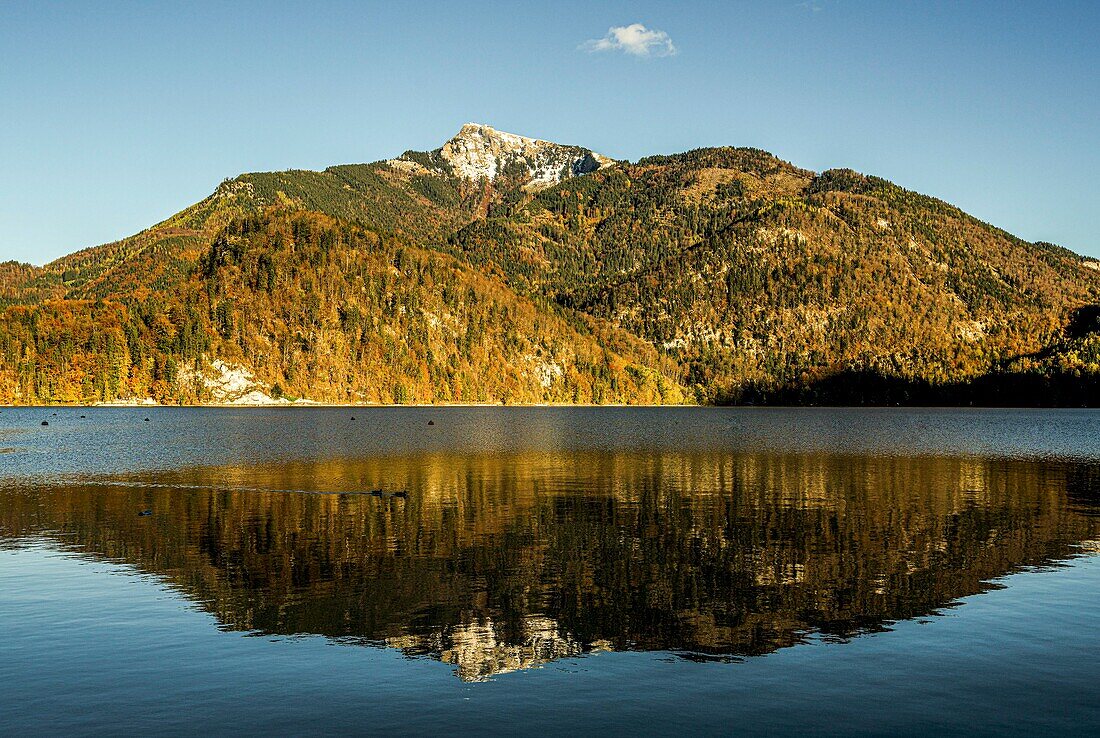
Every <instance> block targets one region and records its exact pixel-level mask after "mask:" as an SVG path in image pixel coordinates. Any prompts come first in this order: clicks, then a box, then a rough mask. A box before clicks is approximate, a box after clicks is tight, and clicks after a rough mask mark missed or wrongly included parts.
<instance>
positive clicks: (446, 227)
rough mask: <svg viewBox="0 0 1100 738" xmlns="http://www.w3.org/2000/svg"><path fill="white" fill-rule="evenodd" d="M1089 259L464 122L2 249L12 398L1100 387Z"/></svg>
mask: <svg viewBox="0 0 1100 738" xmlns="http://www.w3.org/2000/svg"><path fill="white" fill-rule="evenodd" d="M1098 267H1100V264H1098V263H1097V262H1096V261H1095V260H1091V259H1087V258H1085V257H1082V256H1079V255H1077V254H1074V253H1072V252H1070V251H1068V250H1066V249H1063V248H1060V247H1057V246H1054V245H1052V244H1048V243H1042V242H1040V243H1029V242H1026V241H1024V240H1021V239H1019V238H1016V237H1014V236H1012V235H1011V234H1009V233H1006V232H1005V231H1003V230H1000V229H998V228H996V227H994V226H991V225H989V224H986V223H983V222H981V221H980V220H978V219H976V218H974V217H972V216H970V215H967V214H966V213H964V212H962V211H961V210H959V209H958V208H955V207H953V206H951V205H949V204H947V203H944V202H942V201H940V200H937V199H935V198H931V197H927V196H924V195H920V194H918V193H914V192H911V191H908V190H905V189H903V188H901V187H899V186H897V185H895V184H892V183H890V182H887V181H886V180H883V179H879V178H876V177H871V176H865V175H862V174H859V173H856V172H853V171H850V170H830V171H826V172H820V173H817V172H811V171H808V170H805V169H801V168H799V167H796V166H794V165H792V164H790V163H788V162H785V161H783V160H781V159H779V158H777V157H775V156H773V155H771V154H769V153H767V152H764V151H760V150H757V149H749V148H711V149H700V150H696V151H690V152H687V153H684V154H678V155H672V156H653V157H648V158H645V159H642V160H640V161H638V162H633V163H632V162H627V161H616V160H613V159H610V158H608V157H605V156H602V155H600V154H597V153H595V152H593V151H591V150H590V149H587V148H583V147H579V146H567V145H560V144H555V143H551V142H547V141H541V140H537V139H531V138H526V137H523V136H516V135H514V134H508V133H503V132H499V131H496V130H494V129H493V128H490V127H489V126H484V125H479V124H473V123H471V124H467V125H465V126H463V127H462V129H461V130H460V131H459V132H458V133H457V134H456V135H455V136H454V137H453V138H452V139H450V140H449V141H447V142H446V143H444V144H443V145H442V146H440V147H439V148H437V149H435V150H433V151H427V152H414V151H409V152H406V153H404V154H402V155H401V156H399V157H397V158H394V159H389V160H385V161H380V162H375V163H371V164H353V165H343V166H335V167H330V168H329V169H326V170H324V171H321V172H312V171H286V172H273V173H255V174H244V175H240V176H238V177H236V178H234V179H230V180H226V181H225V182H223V183H222V184H221V185H219V186H218V188H217V189H216V190H215V191H214V193H212V194H211V195H210V197H208V198H206V199H204V200H203V201H201V202H199V203H196V204H195V205H193V206H191V207H189V208H186V209H184V210H183V211H181V212H180V213H178V214H176V215H174V216H172V217H171V218H169V219H168V220H166V221H164V222H162V223H159V224H157V225H155V226H152V227H151V228H149V229H147V230H146V231H143V232H142V233H139V234H136V235H135V236H132V237H130V238H127V239H123V240H121V241H118V242H116V243H112V244H106V245H103V246H98V247H93V248H90V249H85V250H83V251H79V252H76V253H74V254H72V255H70V256H66V257H63V258H61V259H59V260H57V261H55V262H53V263H51V264H47V265H45V266H43V267H31V266H28V265H21V264H14V263H6V264H0V307H2V309H3V312H2V313H0V400H3V401H7V402H17V403H30V402H78V401H112V400H143V399H145V398H153V399H155V400H158V401H161V402H185V403H193V402H209V401H233V400H243V401H255V400H269V399H280V398H309V399H312V400H318V401H341V402H411V401H417V402H460V401H477V402H500V401H504V402H626V403H634V402H646V403H650V402H683V401H694V402H704V403H726V402H790V403H829V402H845V403H880V402H889V403H895V402H901V403H906V402H919V403H941V402H943V403H949V404H954V403H971V402H977V403H983V404H1096V403H1098V402H1100V394H1098V392H1097V389H1098V388H1100V382H1098V381H1097V377H1098V375H1100V333H1098V329H1100V325H1097V321H1096V314H1097V313H1096V311H1097V307H1096V306H1097V303H1100V269H1098Z"/></svg>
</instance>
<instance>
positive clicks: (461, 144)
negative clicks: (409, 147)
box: [395, 123, 614, 187]
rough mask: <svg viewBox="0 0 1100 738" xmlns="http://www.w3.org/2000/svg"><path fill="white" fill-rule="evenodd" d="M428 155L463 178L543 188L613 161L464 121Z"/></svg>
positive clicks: (400, 161)
mask: <svg viewBox="0 0 1100 738" xmlns="http://www.w3.org/2000/svg"><path fill="white" fill-rule="evenodd" d="M431 154H432V156H431V159H434V160H436V161H442V162H445V163H446V165H447V166H448V167H449V168H450V170H451V171H452V172H453V173H454V174H455V175H457V176H459V177H462V178H463V179H469V180H474V181H476V180H480V179H488V180H494V179H496V178H497V177H498V176H499V175H502V174H507V175H509V176H515V175H519V176H520V177H522V178H525V179H526V180H527V181H526V183H525V185H526V186H527V187H546V186H549V185H552V184H556V183H558V182H560V181H562V180H563V179H568V178H569V177H576V176H579V175H582V174H588V173H589V172H594V171H596V170H597V169H600V168H602V167H605V166H608V165H610V164H613V163H614V160H613V159H610V158H608V157H606V156H601V155H600V154H596V153H594V152H593V151H591V150H590V149H586V148H583V147H580V146H569V145H565V144H558V143H553V142H552V141H543V140H541V139H537V138H529V137H527V136H520V135H517V134H515V133H507V132H505V131H498V130H497V129H495V128H493V127H492V126H488V125H485V124H483V123H466V124H465V125H463V126H462V128H460V129H459V131H458V133H456V134H455V135H454V136H453V137H452V138H451V139H450V140H449V141H447V142H446V143H445V144H443V146H441V147H440V148H438V149H436V150H435V151H433V152H431ZM409 160H410V156H409V155H408V154H406V155H405V156H403V157H402V158H401V159H398V160H396V162H395V163H398V166H407V162H408V161H409Z"/></svg>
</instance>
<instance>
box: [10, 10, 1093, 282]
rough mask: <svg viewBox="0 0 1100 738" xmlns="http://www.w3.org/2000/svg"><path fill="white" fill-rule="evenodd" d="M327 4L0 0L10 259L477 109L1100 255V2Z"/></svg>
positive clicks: (476, 113)
mask: <svg viewBox="0 0 1100 738" xmlns="http://www.w3.org/2000/svg"><path fill="white" fill-rule="evenodd" d="M314 5H315V4H314V3H301V2H297V3H286V4H278V3H249V2H234V3H223V2H218V3H209V4H202V3H192V4H168V3H137V2H134V3H122V4H110V3H106V2H104V3H92V2H87V3H73V4H68V3H48V2H25V3H22V2H0V99H3V100H4V105H3V107H2V108H0V260H3V259H12V258H14V259H19V260H23V261H30V262H33V263H39V264H40V263H43V262H45V261H49V260H50V259H53V258H56V257H58V256H60V255H62V254H65V253H69V252H71V251H74V250H76V249H78V248H82V247H85V246H89V245H94V244H97V243H102V242H106V241H110V240H114V239H117V238H120V237H122V236H125V235H129V234H131V233H134V232H136V231H138V230H140V229H142V228H144V227H146V226H148V225H151V224H152V223H154V222H156V221H158V220H160V219H162V218H164V217H166V216H168V215H170V214H171V213H173V212H175V211H177V210H179V209H181V208H183V207H185V206H187V205H189V204H191V203H192V202H195V201H197V200H199V199H201V198H202V197H204V196H206V195H207V194H209V193H210V192H211V191H212V190H213V189H214V187H215V186H216V185H217V184H218V182H220V181H221V180H222V179H223V178H225V177H227V176H233V175H236V174H238V173H240V172H245V171H257V170H274V169H287V168H310V169H318V168H324V167H325V166H328V165H331V164H339V163H349V162H361V161H373V160H376V159H381V158H386V157H389V156H392V155H395V154H398V153H400V152H401V151H403V150H405V149H409V148H413V149H430V148H434V147H436V146H438V145H440V144H441V143H442V142H443V141H444V140H446V139H447V138H448V137H450V136H451V135H452V134H453V133H454V132H455V131H457V130H458V128H459V127H460V126H461V124H462V123H464V122H466V121H478V122H484V123H488V124H490V125H493V126H495V127H497V128H500V129H502V130H507V131H512V132H514V133H521V134H525V135H531V136H537V137H540V138H547V139H551V140H556V141H561V142H563V143H576V144H581V145H584V146H588V147H590V148H592V149H594V150H596V151H599V152H601V153H605V154H607V155H610V156H614V157H618V158H631V159H634V158H637V157H640V156H644V155H647V154H652V153H670V152H677V151H683V150H687V149H691V148H696V147H699V146H710V145H740V146H757V147H760V148H764V149H767V150H769V151H772V152H774V153H776V154H777V155H779V156H780V157H782V158H784V159H787V160H790V161H792V162H794V163H796V164H798V165H800V166H804V167H807V168H811V169H816V170H821V169H827V168H830V167H838V166H848V167H852V168H854V169H858V170H860V171H864V172H867V173H872V174H878V175H880V176H884V177H886V178H888V179H891V180H893V181H895V182H897V183H899V184H901V185H903V186H905V187H908V188H910V189H915V190H918V191H921V192H925V193H928V194H932V195H936V196H938V197H941V198H943V199H945V200H948V201H950V202H953V203H955V204H957V205H960V206H961V207H963V208H964V209H966V210H968V211H969V212H971V213H973V214H975V215H977V216H978V217H980V218H982V219H983V220H987V221H990V222H992V223H994V224H997V225H999V226H1002V227H1004V228H1006V229H1008V230H1010V231H1012V232H1014V233H1016V234H1018V235H1020V236H1022V237H1024V238H1027V239H1029V240H1040V239H1041V240H1049V241H1053V242H1056V243H1059V244H1062V245H1064V246H1067V247H1069V248H1072V249H1074V250H1076V251H1079V252H1082V253H1087V254H1091V255H1094V256H1100V184H1098V181H1100V179H1098V173H1100V73H1098V70H1100V43H1098V42H1097V37H1098V35H1100V3H1097V2H1064V3H1057V2H1034V3H1025V2H1008V3H1006V2H988V3H985V2H971V3H964V2H857V1H856V0H809V1H808V2H801V1H800V0H793V1H791V2H714V3H689V2H680V3H671V2H669V3H657V2H608V3H601V2H595V1H592V0H590V1H589V2H576V3H573V2H561V3H555V2H542V3H526V2H525V3H514V4H508V3H504V2H494V3H485V2H476V3H475V2H459V1H458V0H455V1H453V2H446V3H417V2H406V3H400V4H399V3H368V2H356V3H317V4H316V7H313V6H314ZM634 24H640V25H641V26H643V29H642V30H641V31H639V30H638V29H637V28H636V27H635V28H633V29H630V27H631V26H633V25H634ZM613 27H617V28H620V29H627V30H620V31H618V32H616V33H612V34H611V35H608V34H609V29H610V28H613ZM631 52H637V53H631ZM645 52H648V53H645Z"/></svg>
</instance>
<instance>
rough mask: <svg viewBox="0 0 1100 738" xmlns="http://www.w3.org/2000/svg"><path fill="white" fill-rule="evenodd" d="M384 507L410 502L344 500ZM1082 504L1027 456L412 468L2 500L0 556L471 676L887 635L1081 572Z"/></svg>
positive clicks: (189, 479)
mask: <svg viewBox="0 0 1100 738" xmlns="http://www.w3.org/2000/svg"><path fill="white" fill-rule="evenodd" d="M377 487H386V488H388V489H408V490H409V493H410V494H409V497H408V498H407V499H403V498H398V497H372V496H370V495H365V494H357V493H355V492H358V491H365V490H370V489H373V488H377ZM271 490H278V491H271ZM1098 490H1100V475H1098V473H1097V469H1096V467H1095V466H1090V465H1086V464H1080V463H1071V462H1060V461H1042V460H1037V461H1036V460H1032V461H1021V460H1006V459H978V458H948V457H916V458H901V457H876V456H859V455H837V454H816V453H815V454H809V453H807V454H778V453H751V454H749V453H745V454H739V453H731V452H717V451H713V452H712V451H699V452H665V453H654V452H646V453H640V452H639V453H633V452H617V451H615V452H606V451H605V452H573V453H569V452H547V453H514V454H486V455H449V454H443V453H441V454H419V455H416V456H410V457H381V458H370V459H349V460H331V461H310V462H305V461H303V462H293V463H281V464H266V465H260V466H251V467H217V468H196V469H188V470H182V471H174V472H161V473H144V474H141V475H133V476H125V477H114V478H111V479H109V480H106V481H105V480H98V479H97V480H96V481H94V482H93V481H88V482H81V483H66V484H56V485H49V486H34V487H31V486H24V487H13V488H9V489H6V490H3V491H0V494H2V495H4V497H5V504H4V505H0V545H3V546H19V545H23V544H24V543H25V542H26V541H27V540H34V539H38V540H41V539H42V538H46V539H50V540H53V541H55V542H57V543H58V544H60V545H63V546H65V547H67V548H71V549H72V550H75V551H77V552H79V553H80V554H81V555H86V556H88V557H94V558H106V559H110V560H115V561H120V562H125V563H128V564H130V565H132V566H134V567H136V568H137V569H139V570H141V571H144V572H148V573H151V574H155V575H157V576H158V577H160V578H162V579H163V580H165V581H166V582H168V583H170V585H171V586H172V587H173V588H175V589H176V590H178V591H179V592H181V593H182V594H183V595H184V596H186V597H187V598H188V599H189V600H191V601H193V602H195V603H197V604H198V605H199V606H200V607H202V608H203V609H206V610H208V611H209V612H211V613H212V614H214V615H215V616H216V618H217V620H218V622H219V623H220V624H221V626H222V627H223V628H225V629H230V630H237V631H250V632H255V633H259V634H267V635H294V634H319V635H323V636H327V637H329V638H332V639H335V640H338V641H341V642H348V643H362V644H366V645H372V646H384V647H391V648H398V649H401V650H402V651H403V652H404V653H406V654H408V655H410V656H427V657H431V658H436V659H441V660H443V661H445V662H447V663H450V664H453V665H454V666H455V667H456V671H457V674H458V676H459V677H461V678H462V679H466V680H478V679H484V678H487V677H489V676H492V675H494V674H498V673H502V672H506V671H511V670H515V669H523V668H528V667H533V666H538V665H540V664H543V663H546V662H548V661H552V660H554V659H559V658H562V657H571V656H578V655H581V654H585V653H589V652H592V651H597V650H647V651H649V650H662V651H671V652H673V653H675V654H678V655H680V656H682V657H684V658H690V659H716V660H736V659H740V658H745V657H751V656H755V655H760V654H766V653H769V652H772V651H774V650H776V649H779V648H783V647H785V646H790V645H793V644H796V643H798V642H800V641H801V640H803V639H805V638H806V637H807V636H809V635H812V634H819V635H820V636H823V637H825V638H827V639H831V640H844V639H848V638H851V637H854V636H857V635H859V634H861V633H865V632H872V631H880V630H884V629H889V627H890V626H891V624H892V623H893V622H895V621H898V620H901V619H907V618H916V617H921V616H927V615H932V614H935V613H937V612H938V611H940V610H942V609H943V608H945V607H949V606H951V605H952V604H953V603H954V602H956V601H957V600H958V599H959V598H962V597H965V596H968V595H972V594H975V593H978V592H981V591H983V590H986V589H989V588H990V587H993V586H996V584H995V583H992V580H994V579H996V578H997V577H1000V576H1002V575H1004V574H1006V573H1009V572H1012V571H1014V570H1018V569H1020V568H1021V567H1031V566H1043V565H1050V564H1053V563H1056V562H1058V561H1060V560H1065V559H1066V558H1068V557H1071V556H1074V555H1076V554H1079V553H1081V552H1082V551H1088V550H1091V551H1093V552H1095V551H1096V550H1097V542H1096V539H1097V536H1098V534H1097V530H1098V528H1100V517H1098V511H1100V501H1098V500H1100V498H1098ZM146 509H148V510H151V511H152V514H151V515H148V516H139V514H138V513H139V512H140V511H142V510H146Z"/></svg>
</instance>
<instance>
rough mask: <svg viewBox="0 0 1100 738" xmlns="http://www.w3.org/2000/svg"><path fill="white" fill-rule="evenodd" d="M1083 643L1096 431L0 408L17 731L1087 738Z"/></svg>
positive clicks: (548, 413) (510, 412) (739, 413)
mask: <svg viewBox="0 0 1100 738" xmlns="http://www.w3.org/2000/svg"><path fill="white" fill-rule="evenodd" d="M146 419H148V420H146ZM42 421H46V422H47V423H49V425H47V426H43V425H41V423H42ZM429 423H430V424H429ZM371 490H383V494H382V495H372V494H371V493H370V492H371ZM394 492H398V493H402V494H392V493H394ZM406 492H407V494H403V493H406ZM1098 626H1100V411H1077V410H1056V411H1050V410H1042V411H1030V410H1029V411H1011V410H923V409H885V410H844V409H751V408H745V409H702V408H696V409H692V408H675V409H623V408H577V409H563V408H446V409H444V408H374V409H367V408H306V409H282V408H276V409H255V408H250V409H240V410H237V409H209V408H207V409H199V408H196V409H178V408H90V409H76V408H65V409H41V408H39V409H11V408H5V409H3V410H2V411H0V734H3V735H12V734H27V733H30V734H41V733H77V734H118V733H145V732H155V733H158V734H174V733H192V732H198V731H203V732H213V733H231V732H232V733H239V732H244V733H260V732H273V731H274V732H277V733H293V734H316V733H328V732H334V731H338V732H353V733H379V732H392V731H401V732H404V733H428V732H440V731H477V732H480V733H490V734H514V733H516V732H519V731H523V732H538V733H543V734H576V733H578V732H595V731H600V732H604V733H610V734H637V733H639V732H666V733H674V732H675V733H679V732H683V731H685V730H692V731H696V732H702V733H706V734H713V733H719V734H730V733H746V734H763V733H769V734H781V733H812V734H822V735H846V734H869V733H870V734H893V735H896V734H928V733H939V734H967V735H975V734H979V735H980V734H991V735H992V734H1018V735H1033V734H1036V733H1043V732H1049V733H1053V732H1057V733H1074V734H1088V733H1093V734H1095V733H1096V732H1097V727H1096V726H1097V725H1100V699H1098V696H1100V658H1098V656H1097V654H1100V627H1098Z"/></svg>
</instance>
